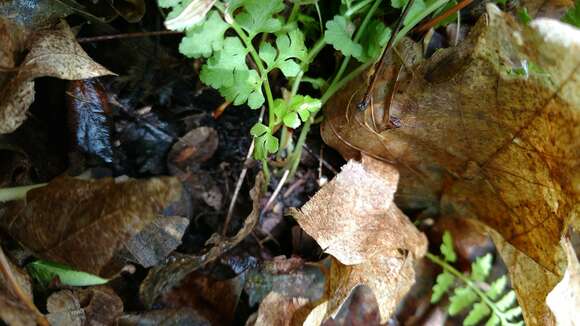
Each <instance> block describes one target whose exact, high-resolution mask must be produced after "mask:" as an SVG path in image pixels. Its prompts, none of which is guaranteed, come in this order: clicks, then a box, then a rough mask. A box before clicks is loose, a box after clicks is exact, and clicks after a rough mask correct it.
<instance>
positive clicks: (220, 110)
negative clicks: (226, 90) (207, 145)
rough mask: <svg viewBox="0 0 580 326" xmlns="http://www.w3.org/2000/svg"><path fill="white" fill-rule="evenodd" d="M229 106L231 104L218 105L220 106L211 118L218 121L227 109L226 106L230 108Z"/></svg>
mask: <svg viewBox="0 0 580 326" xmlns="http://www.w3.org/2000/svg"><path fill="white" fill-rule="evenodd" d="M230 104H232V102H230V101H224V102H223V103H222V104H220V106H218V107H217V108H216V109H215V110H213V112H212V113H211V117H212V118H214V119H215V120H217V119H219V117H221V115H222V114H223V113H224V111H225V110H226V109H227V108H228V106H230Z"/></svg>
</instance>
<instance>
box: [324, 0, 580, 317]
mask: <svg viewBox="0 0 580 326" xmlns="http://www.w3.org/2000/svg"><path fill="white" fill-rule="evenodd" d="M488 12H489V13H488V15H487V16H486V17H484V18H483V19H482V20H480V22H479V23H478V24H477V25H476V26H475V27H474V28H473V30H472V32H471V34H470V36H469V37H468V38H467V39H466V40H465V41H464V42H463V43H462V44H461V45H460V46H459V47H456V48H451V49H447V50H442V51H438V52H437V53H435V54H434V55H433V57H432V58H431V59H430V60H428V61H426V62H423V63H420V64H417V65H415V66H412V67H409V69H410V71H411V72H412V73H411V74H409V75H408V78H406V79H404V80H400V81H399V91H398V93H397V94H395V95H394V97H393V99H392V100H388V99H387V100H385V94H388V93H389V92H388V90H385V89H383V87H382V86H383V85H386V83H388V80H383V81H382V82H381V83H380V84H377V87H376V89H377V91H376V92H375V94H374V98H373V106H372V108H370V109H369V110H367V111H366V112H364V113H357V111H356V108H355V106H356V103H357V102H358V100H357V98H358V97H357V96H360V95H358V94H362V93H363V92H364V89H365V88H366V86H365V85H364V82H362V81H361V80H355V81H353V82H352V84H350V86H347V87H345V89H346V91H344V92H343V93H342V94H339V95H338V96H336V98H335V99H334V100H333V101H332V102H331V103H329V110H327V113H328V114H327V119H326V120H325V122H324V124H323V126H322V133H323V138H324V139H325V141H326V142H327V143H328V144H330V145H331V146H333V147H335V148H337V149H338V150H339V151H340V152H341V153H342V154H343V156H345V157H347V158H350V157H353V156H357V155H359V153H360V152H363V153H366V154H367V155H371V156H373V157H375V158H377V159H380V160H383V161H387V162H390V163H392V164H394V165H395V166H396V167H397V168H398V170H399V171H400V172H401V183H400V185H399V192H398V193H397V196H396V200H397V203H398V204H399V205H401V207H405V208H414V209H421V208H434V207H439V208H440V209H441V211H442V212H443V213H444V214H449V215H453V214H455V215H456V216H460V217H471V218H476V219H479V220H480V221H482V222H484V223H485V224H486V225H488V226H489V227H491V228H492V229H494V230H496V231H497V232H498V233H499V234H500V235H501V236H498V237H495V241H496V245H498V247H502V246H503V244H504V243H503V240H502V239H505V244H506V245H508V244H509V248H512V249H513V250H512V251H511V252H512V253H506V251H505V250H501V249H500V252H501V253H502V257H503V258H504V261H505V262H506V265H507V266H508V268H509V269H510V275H511V276H512V280H513V283H514V286H515V288H516V291H517V293H518V296H519V300H520V304H521V305H522V307H523V308H524V316H525V319H526V321H527V322H528V323H529V324H532V325H533V324H537V323H540V324H542V323H543V322H546V323H548V324H549V322H551V320H552V317H551V316H550V315H549V311H548V309H547V307H546V306H545V303H544V302H545V297H546V295H547V293H548V291H549V289H551V288H552V287H553V286H554V285H555V284H556V283H557V282H558V281H559V280H560V279H561V277H562V275H563V273H564V269H565V266H566V258H565V255H564V253H563V250H562V248H561V247H560V239H561V237H562V235H563V234H564V233H565V232H567V229H568V226H569V225H570V224H572V223H573V221H572V219H573V216H574V215H575V214H577V211H578V202H579V201H578V198H579V195H580V187H579V186H578V180H579V174H578V173H579V172H578V171H580V169H579V167H580V155H579V153H580V142H578V139H580V97H579V96H578V94H580V56H578V53H579V52H580V31H578V30H577V29H574V28H572V27H570V26H567V25H564V24H561V23H560V22H557V21H554V20H549V19H540V20H536V21H534V22H532V23H531V24H530V25H529V26H522V25H520V24H518V23H517V22H516V20H515V19H514V18H513V17H511V16H509V15H506V14H502V13H501V12H500V11H499V10H498V9H497V7H495V6H493V5H489V6H488ZM385 70H388V69H385ZM353 90H354V92H353ZM385 103H387V104H389V103H390V112H391V114H392V115H393V117H394V118H396V119H395V120H399V121H400V127H399V128H395V129H389V128H378V127H377V126H380V125H384V124H380V123H378V122H377V121H375V120H374V117H381V116H383V115H384V114H383V113H384V112H385V109H384V105H385ZM506 248H508V247H506ZM539 275H542V276H539ZM539 278H541V279H542V280H539ZM539 281H542V282H543V283H542V285H545V287H544V288H543V289H542V290H541V291H536V290H537V288H536V287H535V286H536V285H537V283H536V282H539ZM546 314H548V315H546Z"/></svg>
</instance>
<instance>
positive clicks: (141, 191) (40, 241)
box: [0, 177, 181, 277]
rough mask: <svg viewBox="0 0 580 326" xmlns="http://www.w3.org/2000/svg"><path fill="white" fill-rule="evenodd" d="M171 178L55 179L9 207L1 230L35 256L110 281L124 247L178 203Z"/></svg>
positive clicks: (176, 187)
mask: <svg viewBox="0 0 580 326" xmlns="http://www.w3.org/2000/svg"><path fill="white" fill-rule="evenodd" d="M180 191H181V185H180V184H179V181H177V180H176V179H175V178H168V177H162V178H154V179H149V180H130V181H126V182H122V183H115V181H114V180H113V179H110V178H107V179H101V180H96V181H88V180H79V179H74V178H69V177H62V178H57V179H55V180H53V181H52V182H50V183H49V184H48V185H47V186H45V187H40V188H36V189H33V190H31V191H29V192H28V194H27V196H26V202H25V203H24V202H13V203H11V204H12V205H11V207H10V208H9V211H8V212H7V213H6V214H4V216H3V217H2V219H0V226H1V227H2V228H4V229H5V230H6V231H7V232H8V233H9V234H10V235H11V236H13V237H14V238H15V239H16V240H18V241H19V242H20V243H21V244H23V245H24V246H25V247H27V248H28V249H30V250H31V251H33V252H34V253H35V254H36V255H37V256H38V257H40V258H43V259H46V260H50V261H55V262H59V263H62V264H66V265H69V266H71V267H73V268H76V269H78V270H81V271H85V272H88V273H92V274H96V275H100V276H104V277H107V276H110V275H113V274H115V273H116V272H117V270H114V268H112V266H108V264H109V263H111V259H112V257H113V255H114V254H115V253H116V252H117V250H118V249H119V248H120V246H121V245H123V243H125V242H126V241H128V240H129V239H131V237H133V236H134V235H135V234H137V233H139V231H141V230H142V229H143V228H144V227H145V226H146V225H148V224H149V223H151V221H152V220H153V219H155V217H157V214H158V213H160V211H161V209H162V208H163V207H166V206H167V205H168V204H169V203H171V202H174V201H177V200H178V199H179V198H180Z"/></svg>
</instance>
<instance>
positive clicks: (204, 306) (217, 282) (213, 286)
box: [160, 272, 244, 325]
mask: <svg viewBox="0 0 580 326" xmlns="http://www.w3.org/2000/svg"><path fill="white" fill-rule="evenodd" d="M243 284H244V274H241V275H238V276H237V277H234V278H231V279H227V280H221V279H217V278H215V277H212V276H210V275H204V274H202V273H199V272H193V273H191V274H189V275H188V276H187V278H186V279H184V280H183V282H182V283H181V284H180V286H178V287H175V288H173V289H172V290H171V291H169V292H167V293H165V294H163V296H162V298H161V300H160V305H161V306H163V307H168V308H183V307H190V308H192V309H194V310H195V311H196V312H197V313H198V314H199V315H200V316H203V317H204V318H205V319H207V320H208V321H210V322H211V323H212V325H232V323H233V321H234V317H235V312H236V307H237V305H238V301H239V299H240V295H241V293H242V289H243Z"/></svg>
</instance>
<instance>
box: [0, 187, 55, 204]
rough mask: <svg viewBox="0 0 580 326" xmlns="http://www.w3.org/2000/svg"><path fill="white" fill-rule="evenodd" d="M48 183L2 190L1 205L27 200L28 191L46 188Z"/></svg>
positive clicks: (0, 194)
mask: <svg viewBox="0 0 580 326" xmlns="http://www.w3.org/2000/svg"><path fill="white" fill-rule="evenodd" d="M46 185H47V184H46V183H40V184H35V185H30V186H22V187H12V188H3V189H0V203H1V202H7V201H12V200H19V199H24V198H26V194H27V193H28V191H30V190H32V189H35V188H40V187H44V186H46Z"/></svg>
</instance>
